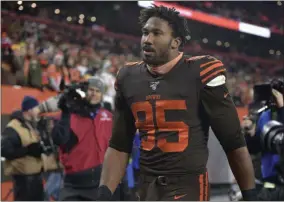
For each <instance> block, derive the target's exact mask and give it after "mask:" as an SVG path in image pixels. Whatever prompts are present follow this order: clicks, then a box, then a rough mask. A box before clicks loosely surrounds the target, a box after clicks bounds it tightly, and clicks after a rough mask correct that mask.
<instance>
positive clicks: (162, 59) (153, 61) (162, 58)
mask: <svg viewBox="0 0 284 202" xmlns="http://www.w3.org/2000/svg"><path fill="white" fill-rule="evenodd" d="M142 54H143V53H142ZM168 58H169V50H166V51H164V52H161V53H160V54H158V53H156V52H153V53H151V54H147V55H146V54H143V55H142V59H143V61H144V62H145V63H146V64H147V65H149V66H152V67H156V66H160V65H163V64H165V63H167V62H168Z"/></svg>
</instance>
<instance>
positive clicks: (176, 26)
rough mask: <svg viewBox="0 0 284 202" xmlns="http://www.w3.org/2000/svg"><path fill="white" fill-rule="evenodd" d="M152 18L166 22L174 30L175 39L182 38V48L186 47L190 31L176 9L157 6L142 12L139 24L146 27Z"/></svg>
mask: <svg viewBox="0 0 284 202" xmlns="http://www.w3.org/2000/svg"><path fill="white" fill-rule="evenodd" d="M151 17H158V18H161V19H163V20H166V21H167V22H168V23H169V25H170V26H171V28H172V29H173V37H180V38H181V41H182V42H181V47H182V46H184V45H185V43H186V42H187V40H188V38H189V30H188V26H187V21H186V19H184V18H183V17H181V16H180V15H179V12H178V11H176V9H175V8H166V7H164V6H156V5H154V6H153V7H150V8H146V9H143V10H141V12H140V16H139V24H140V25H141V26H142V27H144V25H145V24H146V22H147V21H148V20H149V19H150V18H151Z"/></svg>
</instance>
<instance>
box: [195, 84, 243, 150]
mask: <svg viewBox="0 0 284 202" xmlns="http://www.w3.org/2000/svg"><path fill="white" fill-rule="evenodd" d="M201 100H202V104H203V106H204V108H205V111H206V112H207V114H208V116H209V120H210V126H211V128H212V130H213V132H214V134H215V135H216V137H217V138H218V140H219V141H220V144H221V145H222V147H223V148H224V150H225V151H226V152H229V151H232V150H234V149H237V148H240V147H243V146H245V145H246V143H245V139H244V136H243V135H242V133H241V126H240V121H239V118H238V114H237V110H236V107H235V105H234V103H233V101H232V99H231V97H230V94H229V92H228V89H227V87H226V86H225V85H219V86H215V87H210V86H205V87H204V88H203V90H202V93H201Z"/></svg>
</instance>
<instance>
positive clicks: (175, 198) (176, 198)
mask: <svg viewBox="0 0 284 202" xmlns="http://www.w3.org/2000/svg"><path fill="white" fill-rule="evenodd" d="M186 195H187V194H184V195H180V196H175V197H174V200H178V199H180V198H182V197H185V196H186Z"/></svg>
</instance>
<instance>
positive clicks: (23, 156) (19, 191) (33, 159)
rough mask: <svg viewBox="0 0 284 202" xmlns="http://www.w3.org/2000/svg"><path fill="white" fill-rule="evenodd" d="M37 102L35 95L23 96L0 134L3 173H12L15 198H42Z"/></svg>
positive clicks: (25, 199) (41, 166)
mask: <svg viewBox="0 0 284 202" xmlns="http://www.w3.org/2000/svg"><path fill="white" fill-rule="evenodd" d="M38 104H39V103H38V101H37V100H36V99H35V98H33V97H30V96H26V97H25V98H24V100H23V101H22V110H21V111H17V112H15V113H13V115H12V117H11V121H10V122H9V123H8V125H7V126H6V128H5V130H4V131H3V133H2V136H1V137H2V138H1V156H2V157H4V158H6V161H5V163H4V173H5V175H8V176H12V179H13V189H14V199H15V200H16V201H29V200H32V201H34V200H36V201H37V200H38V201H42V200H44V193H43V184H42V176H41V172H42V169H43V159H42V158H41V155H42V153H43V149H42V147H41V145H40V135H39V131H38V129H37V122H38V121H39V117H38V116H39V111H38V110H37V108H36V107H37V106H38Z"/></svg>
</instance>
